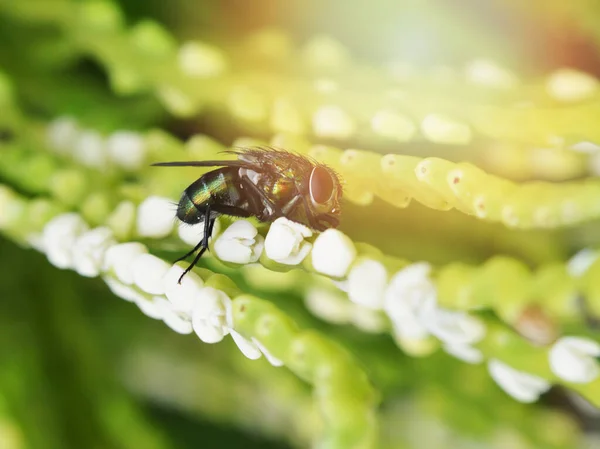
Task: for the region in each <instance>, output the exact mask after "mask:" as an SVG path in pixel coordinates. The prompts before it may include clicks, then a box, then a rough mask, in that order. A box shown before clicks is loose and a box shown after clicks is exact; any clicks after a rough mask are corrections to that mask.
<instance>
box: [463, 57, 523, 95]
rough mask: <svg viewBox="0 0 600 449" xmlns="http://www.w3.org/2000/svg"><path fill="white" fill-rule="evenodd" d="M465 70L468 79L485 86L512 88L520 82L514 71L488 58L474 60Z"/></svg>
mask: <svg viewBox="0 0 600 449" xmlns="http://www.w3.org/2000/svg"><path fill="white" fill-rule="evenodd" d="M465 72H466V73H465V74H466V77H467V80H468V81H470V82H471V83H473V84H478V85H480V86H484V87H492V88H497V89H510V88H512V87H514V86H515V85H516V84H517V82H518V80H517V77H516V76H515V74H514V73H512V72H510V71H508V70H506V69H504V68H502V67H500V66H499V65H497V64H496V63H495V62H494V61H490V60H486V59H478V60H475V61H472V62H471V63H470V64H469V65H467V67H466V70H465Z"/></svg>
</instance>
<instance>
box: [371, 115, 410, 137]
mask: <svg viewBox="0 0 600 449" xmlns="http://www.w3.org/2000/svg"><path fill="white" fill-rule="evenodd" d="M371 128H372V129H373V131H374V132H375V133H377V134H379V135H380V136H383V137H386V138H388V139H392V140H396V141H398V142H408V141H409V140H410V139H412V137H413V136H414V135H415V133H416V132H417V127H416V125H415V124H414V123H413V121H412V120H411V119H410V118H408V117H406V116H404V115H401V114H398V113H397V112H395V111H392V110H387V109H384V110H381V111H378V112H377V113H376V114H375V115H374V116H373V118H372V119H371Z"/></svg>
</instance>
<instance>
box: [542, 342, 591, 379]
mask: <svg viewBox="0 0 600 449" xmlns="http://www.w3.org/2000/svg"><path fill="white" fill-rule="evenodd" d="M598 357H600V343H598V342H597V341H594V340H591V339H589V338H581V337H562V338H561V339H559V340H558V341H557V342H556V343H555V344H554V345H553V346H552V348H551V349H550V353H549V360H550V368H551V369H552V372H553V373H554V374H556V375H557V376H558V377H560V378H561V379H564V380H566V381H567V382H573V383H588V382H592V381H594V380H596V379H597V378H598V377H600V361H599V360H598Z"/></svg>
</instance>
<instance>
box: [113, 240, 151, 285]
mask: <svg viewBox="0 0 600 449" xmlns="http://www.w3.org/2000/svg"><path fill="white" fill-rule="evenodd" d="M147 252H148V249H147V248H146V246H145V245H143V244H141V243H138V242H129V243H120V244H118V245H114V246H111V247H110V248H108V250H107V251H106V254H105V255H104V266H103V268H102V269H103V271H112V272H113V273H114V274H115V276H116V277H117V279H118V280H119V281H121V282H122V283H124V284H127V285H131V284H133V270H132V263H133V261H134V260H135V259H136V258H137V257H138V256H139V255H140V254H146V253H147Z"/></svg>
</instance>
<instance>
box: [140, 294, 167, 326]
mask: <svg viewBox="0 0 600 449" xmlns="http://www.w3.org/2000/svg"><path fill="white" fill-rule="evenodd" d="M156 298H160V296H158V297H157V296H150V297H145V296H142V298H140V299H139V300H137V301H135V304H136V305H137V306H138V307H139V309H140V310H141V311H142V313H143V314H144V315H146V316H147V317H149V318H152V319H153V320H162V319H163V316H164V307H163V306H162V304H161V303H160V302H158V301H157V300H156Z"/></svg>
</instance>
